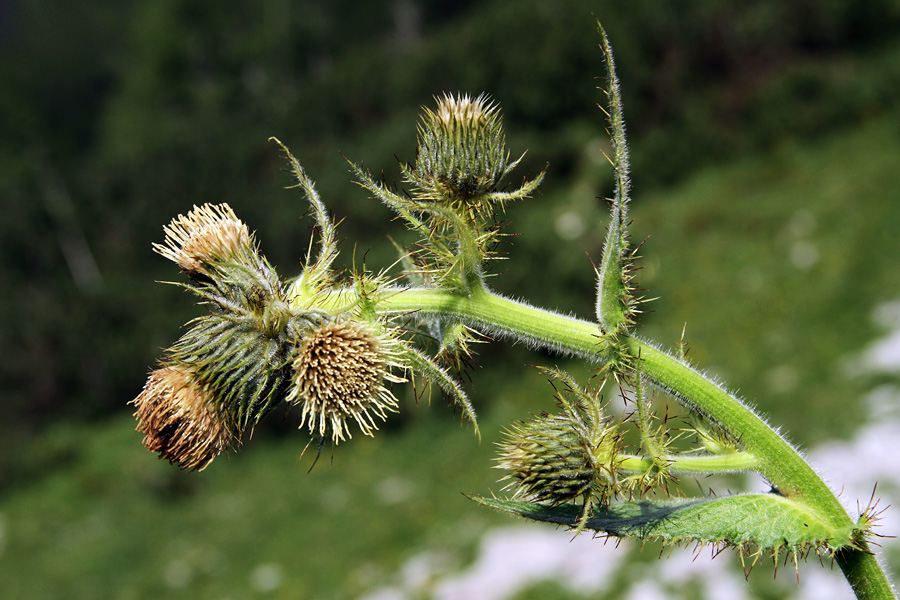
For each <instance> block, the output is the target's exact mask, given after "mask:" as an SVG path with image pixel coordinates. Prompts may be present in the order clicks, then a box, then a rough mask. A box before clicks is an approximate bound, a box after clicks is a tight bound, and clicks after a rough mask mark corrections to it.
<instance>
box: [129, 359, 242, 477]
mask: <svg viewBox="0 0 900 600" xmlns="http://www.w3.org/2000/svg"><path fill="white" fill-rule="evenodd" d="M131 403H132V404H134V405H135V406H136V407H137V409H136V411H135V416H136V417H137V419H138V426H137V430H138V431H140V432H141V433H143V434H144V446H146V448H147V449H148V450H150V451H151V452H156V453H158V454H159V456H160V458H165V459H166V460H168V461H169V462H170V463H172V464H176V465H178V466H179V467H181V468H182V469H196V470H203V469H204V468H206V466H207V465H209V463H210V462H212V460H213V459H214V458H215V457H216V456H218V455H219V454H220V453H221V452H222V451H223V450H225V448H227V447H228V444H229V443H230V442H231V441H232V439H233V438H234V436H233V434H232V432H231V430H230V428H229V427H228V425H227V423H226V422H225V420H224V419H223V418H222V417H221V415H220V414H219V412H218V410H217V409H216V407H215V405H214V403H213V401H212V396H211V394H210V393H209V391H208V390H207V389H206V388H205V386H203V385H201V384H200V383H198V382H197V381H196V379H195V378H194V376H193V374H192V373H191V371H189V370H188V369H186V368H184V367H181V366H165V367H162V368H160V369H157V370H156V371H153V372H152V373H151V374H150V377H149V378H148V379H147V383H146V384H145V385H144V389H143V391H142V392H141V393H140V395H139V396H138V397H137V398H135V399H134V400H132V402H131Z"/></svg>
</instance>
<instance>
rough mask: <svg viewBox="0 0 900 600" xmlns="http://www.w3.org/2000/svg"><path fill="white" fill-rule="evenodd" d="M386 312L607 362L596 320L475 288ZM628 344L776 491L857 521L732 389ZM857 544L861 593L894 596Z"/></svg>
mask: <svg viewBox="0 0 900 600" xmlns="http://www.w3.org/2000/svg"><path fill="white" fill-rule="evenodd" d="M380 309H381V310H383V311H385V312H386V313H392V314H407V313H412V312H418V313H420V314H422V315H427V316H430V317H438V318H440V317H448V318H453V319H459V320H461V321H463V322H464V323H466V324H467V325H469V326H471V327H474V328H476V329H479V330H481V331H483V332H485V333H489V334H491V335H494V336H500V337H506V338H512V339H516V340H522V341H527V342H529V343H531V344H533V345H535V346H536V347H543V348H548V349H551V350H556V351H558V352H562V353H566V354H573V355H577V356H580V357H583V358H585V359H588V360H591V361H593V362H596V363H602V362H604V360H605V358H604V349H605V341H604V338H603V336H602V335H601V333H600V329H599V327H598V325H597V324H596V323H592V322H589V321H585V320H581V319H577V318H574V317H569V316H564V315H561V314H558V313H554V312H550V311H547V310H543V309H539V308H535V307H532V306H529V305H528V304H525V303H523V302H518V301H515V300H512V299H510V298H506V297H503V296H501V295H498V294H495V293H493V292H490V291H489V290H487V289H485V288H476V289H474V290H473V291H472V293H471V294H469V295H467V296H464V295H460V294H456V293H453V292H449V291H446V290H441V289H404V290H399V289H398V290H397V293H394V294H390V295H388V296H387V297H386V298H385V299H384V300H383V301H382V302H381V307H380ZM629 343H630V350H631V352H632V353H633V355H635V356H638V357H639V358H640V359H641V369H642V374H643V376H644V377H646V378H647V379H648V380H649V381H650V382H651V383H653V384H654V385H656V386H658V387H660V388H662V389H664V390H665V391H667V392H668V393H670V394H672V395H673V396H674V397H675V398H676V399H678V400H679V401H680V402H682V403H684V404H685V405H687V406H688V407H690V408H691V409H693V410H696V411H698V412H700V413H702V414H703V415H704V416H706V417H707V418H709V419H711V420H713V421H715V422H717V423H719V424H720V425H721V426H722V427H723V428H725V429H726V430H727V431H728V432H730V433H731V434H732V435H733V436H735V438H736V439H739V440H740V443H741V445H742V446H743V447H744V448H745V449H746V450H747V451H748V452H749V453H751V454H752V455H753V456H754V457H755V461H756V464H755V465H754V467H753V468H755V469H756V470H757V471H759V472H760V473H761V474H762V475H763V476H765V477H766V478H767V479H768V480H769V481H770V482H772V484H773V486H775V488H777V489H778V491H779V492H780V493H782V494H784V495H785V496H789V497H793V498H794V499H797V500H800V499H802V500H803V501H804V502H806V503H807V505H808V506H810V507H814V508H815V509H816V510H817V512H819V514H820V515H821V516H822V518H823V519H825V520H826V521H827V522H829V523H831V525H832V526H834V527H836V528H837V527H847V526H852V525H853V521H852V519H851V518H850V515H849V514H847V511H846V510H844V507H843V506H842V505H841V503H840V502H839V501H838V499H837V497H836V496H835V495H834V493H833V492H832V491H831V490H830V489H829V488H828V486H827V485H826V484H825V482H824V481H823V480H822V479H821V478H820V477H819V476H818V475H817V474H816V473H815V471H814V470H813V469H812V467H810V466H809V464H808V463H807V462H806V461H805V460H804V459H803V457H802V456H801V455H800V454H799V452H797V450H796V449H795V448H794V447H793V446H791V444H789V443H788V442H787V440H785V439H784V438H783V437H782V436H781V435H780V434H779V433H778V432H777V431H775V430H774V429H773V428H772V427H771V426H769V424H768V423H766V422H765V421H764V420H763V419H762V418H761V417H760V416H759V415H757V414H756V413H755V412H753V411H752V410H751V409H750V408H749V407H747V406H746V405H745V404H744V403H742V402H741V401H740V400H739V399H738V398H736V397H735V396H734V395H732V394H730V393H729V392H728V391H726V390H725V389H724V388H722V387H721V386H719V385H718V384H716V383H715V382H713V381H712V380H710V379H709V378H707V377H706V376H704V375H703V374H702V373H700V372H699V371H697V370H695V369H694V368H693V367H691V366H690V365H688V364H686V363H684V362H683V361H681V360H679V359H677V358H675V357H673V356H671V355H669V354H667V353H666V352H663V351H662V350H660V349H658V348H656V347H655V346H653V345H652V344H650V343H648V342H646V341H644V340H641V339H640V338H638V337H631V338H630V342H629ZM858 544H859V546H860V548H859V549H858V550H855V549H845V550H843V551H841V552H839V553H838V554H837V555H836V559H837V562H838V564H839V565H840V567H841V569H842V570H843V571H844V574H845V576H846V577H847V580H848V581H849V582H850V584H851V586H852V587H853V590H854V592H855V593H856V595H857V597H858V598H867V599H868V598H872V599H875V598H894V595H893V591H892V590H891V586H890V582H889V581H888V579H887V575H886V574H885V573H884V571H883V570H882V569H881V567H880V566H879V565H878V562H877V560H876V559H875V557H874V555H873V554H872V553H871V551H870V550H869V548H868V544H867V542H866V541H865V540H864V539H860V540H858Z"/></svg>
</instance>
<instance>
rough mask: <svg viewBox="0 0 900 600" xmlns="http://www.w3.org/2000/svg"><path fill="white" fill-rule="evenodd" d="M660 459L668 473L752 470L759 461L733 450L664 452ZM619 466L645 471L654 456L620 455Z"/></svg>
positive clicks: (651, 463)
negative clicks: (705, 453) (715, 453)
mask: <svg viewBox="0 0 900 600" xmlns="http://www.w3.org/2000/svg"><path fill="white" fill-rule="evenodd" d="M659 459H660V460H662V461H665V462H666V463H667V464H668V470H669V472H670V473H685V474H688V473H703V474H709V473H734V472H736V471H754V470H756V469H758V468H759V461H758V460H757V459H756V457H755V456H754V455H752V454H750V453H749V452H734V453H732V454H723V455H721V456H690V455H688V456H683V455H679V454H664V455H662V456H660V457H659ZM617 461H619V462H618V465H619V468H620V469H621V470H623V471H628V472H632V473H645V472H646V471H647V470H648V469H651V468H653V466H655V465H656V463H657V460H656V458H655V457H654V458H647V457H644V456H632V455H620V456H619V457H618V459H617Z"/></svg>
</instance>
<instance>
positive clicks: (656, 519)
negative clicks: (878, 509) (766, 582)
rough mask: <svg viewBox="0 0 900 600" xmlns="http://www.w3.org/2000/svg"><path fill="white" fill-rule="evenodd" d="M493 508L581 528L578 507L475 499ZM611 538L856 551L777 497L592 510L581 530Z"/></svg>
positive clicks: (846, 532)
mask: <svg viewBox="0 0 900 600" xmlns="http://www.w3.org/2000/svg"><path fill="white" fill-rule="evenodd" d="M473 500H475V501H476V502H478V503H480V504H483V505H485V506H489V507H491V508H494V509H497V510H500V511H504V512H508V513H512V514H516V515H519V516H522V517H525V518H526V519H532V520H535V521H545V522H547V523H556V524H559V525H566V526H569V527H576V526H578V525H579V521H580V519H581V511H582V509H581V507H580V506H578V505H575V504H564V505H558V506H550V505H546V504H538V503H534V502H524V501H519V500H506V499H498V498H477V497H476V498H473ZM584 527H585V529H591V530H594V531H597V532H599V533H604V534H607V535H610V536H614V537H634V538H638V539H641V540H656V541H662V542H664V543H668V544H679V543H685V542H699V543H710V544H724V545H729V546H740V547H748V546H755V547H756V548H758V549H761V550H771V551H775V552H778V551H780V550H788V551H801V552H802V551H803V550H806V549H810V548H817V549H822V550H826V551H829V552H834V551H837V550H840V549H842V548H847V547H855V546H856V542H855V539H857V537H858V536H859V535H860V532H859V531H858V530H857V528H855V527H852V526H851V527H843V528H835V527H832V526H831V525H829V524H828V522H827V519H825V518H823V517H822V516H821V515H819V514H818V513H817V512H815V511H814V510H812V509H811V508H809V507H808V506H806V505H805V504H802V503H800V502H797V501H795V500H791V499H790V498H786V497H784V496H780V495H777V494H742V495H736V496H727V497H725V498H710V499H707V498H703V499H680V500H665V501H657V500H634V501H627V502H617V503H614V504H609V505H605V506H598V507H595V508H594V510H593V512H592V513H591V515H590V516H589V517H588V519H587V521H586V522H585V524H584Z"/></svg>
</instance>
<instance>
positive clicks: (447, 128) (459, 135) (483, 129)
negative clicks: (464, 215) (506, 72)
mask: <svg viewBox="0 0 900 600" xmlns="http://www.w3.org/2000/svg"><path fill="white" fill-rule="evenodd" d="M508 159H509V151H508V150H507V149H506V136H505V135H504V133H503V124H502V121H501V118H500V111H499V109H498V107H497V105H496V104H494V103H492V102H490V101H489V99H488V97H487V96H485V95H483V94H482V95H480V96H478V97H476V98H472V97H470V96H469V95H460V96H453V95H450V94H446V95H444V96H442V97H440V98H437V109H436V110H434V111H432V110H430V109H425V110H424V112H423V114H422V122H421V124H420V125H419V146H418V153H417V157H416V166H415V170H414V171H410V172H407V176H408V177H409V178H410V179H412V180H413V182H414V183H416V184H417V185H418V186H419V187H420V188H423V190H426V193H427V194H428V195H429V196H431V199H432V200H433V201H437V202H440V201H441V200H442V199H443V200H448V199H449V200H450V201H451V202H454V201H465V200H467V199H470V198H473V197H477V196H482V195H484V194H488V193H491V192H493V191H495V189H496V187H497V184H498V183H499V181H500V179H501V178H502V177H503V176H504V175H505V174H506V173H507V172H508V171H509V168H511V167H510V165H508Z"/></svg>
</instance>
